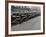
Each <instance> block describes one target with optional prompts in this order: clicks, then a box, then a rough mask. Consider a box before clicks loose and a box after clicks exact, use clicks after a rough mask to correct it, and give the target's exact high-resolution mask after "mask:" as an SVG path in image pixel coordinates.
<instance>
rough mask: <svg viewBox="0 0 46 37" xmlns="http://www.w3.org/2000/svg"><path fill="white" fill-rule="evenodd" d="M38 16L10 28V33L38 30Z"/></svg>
mask: <svg viewBox="0 0 46 37" xmlns="http://www.w3.org/2000/svg"><path fill="white" fill-rule="evenodd" d="M40 18H41V17H40V16H38V17H35V18H32V19H30V20H28V21H26V22H24V23H22V24H20V25H19V24H18V25H14V26H12V27H11V30H12V31H22V30H39V29H40V23H41V22H40Z"/></svg>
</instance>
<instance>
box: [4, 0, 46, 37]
mask: <svg viewBox="0 0 46 37" xmlns="http://www.w3.org/2000/svg"><path fill="white" fill-rule="evenodd" d="M8 3H26V4H42V5H43V12H44V13H43V32H41V33H28V34H27V33H26V34H8ZM39 34H45V3H44V2H26V1H7V0H5V36H23V35H39Z"/></svg>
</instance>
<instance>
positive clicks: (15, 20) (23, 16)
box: [11, 12, 40, 25]
mask: <svg viewBox="0 0 46 37" xmlns="http://www.w3.org/2000/svg"><path fill="white" fill-rule="evenodd" d="M39 15H40V13H39V12H32V13H14V14H13V15H11V24H12V25H17V24H21V23H23V22H25V21H28V20H29V19H31V18H34V17H36V16H39Z"/></svg>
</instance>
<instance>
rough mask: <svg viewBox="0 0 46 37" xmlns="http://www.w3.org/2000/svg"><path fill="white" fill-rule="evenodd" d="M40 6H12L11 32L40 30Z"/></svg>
mask: <svg viewBox="0 0 46 37" xmlns="http://www.w3.org/2000/svg"><path fill="white" fill-rule="evenodd" d="M40 26H41V9H40V6H14V5H11V31H26V30H40Z"/></svg>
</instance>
